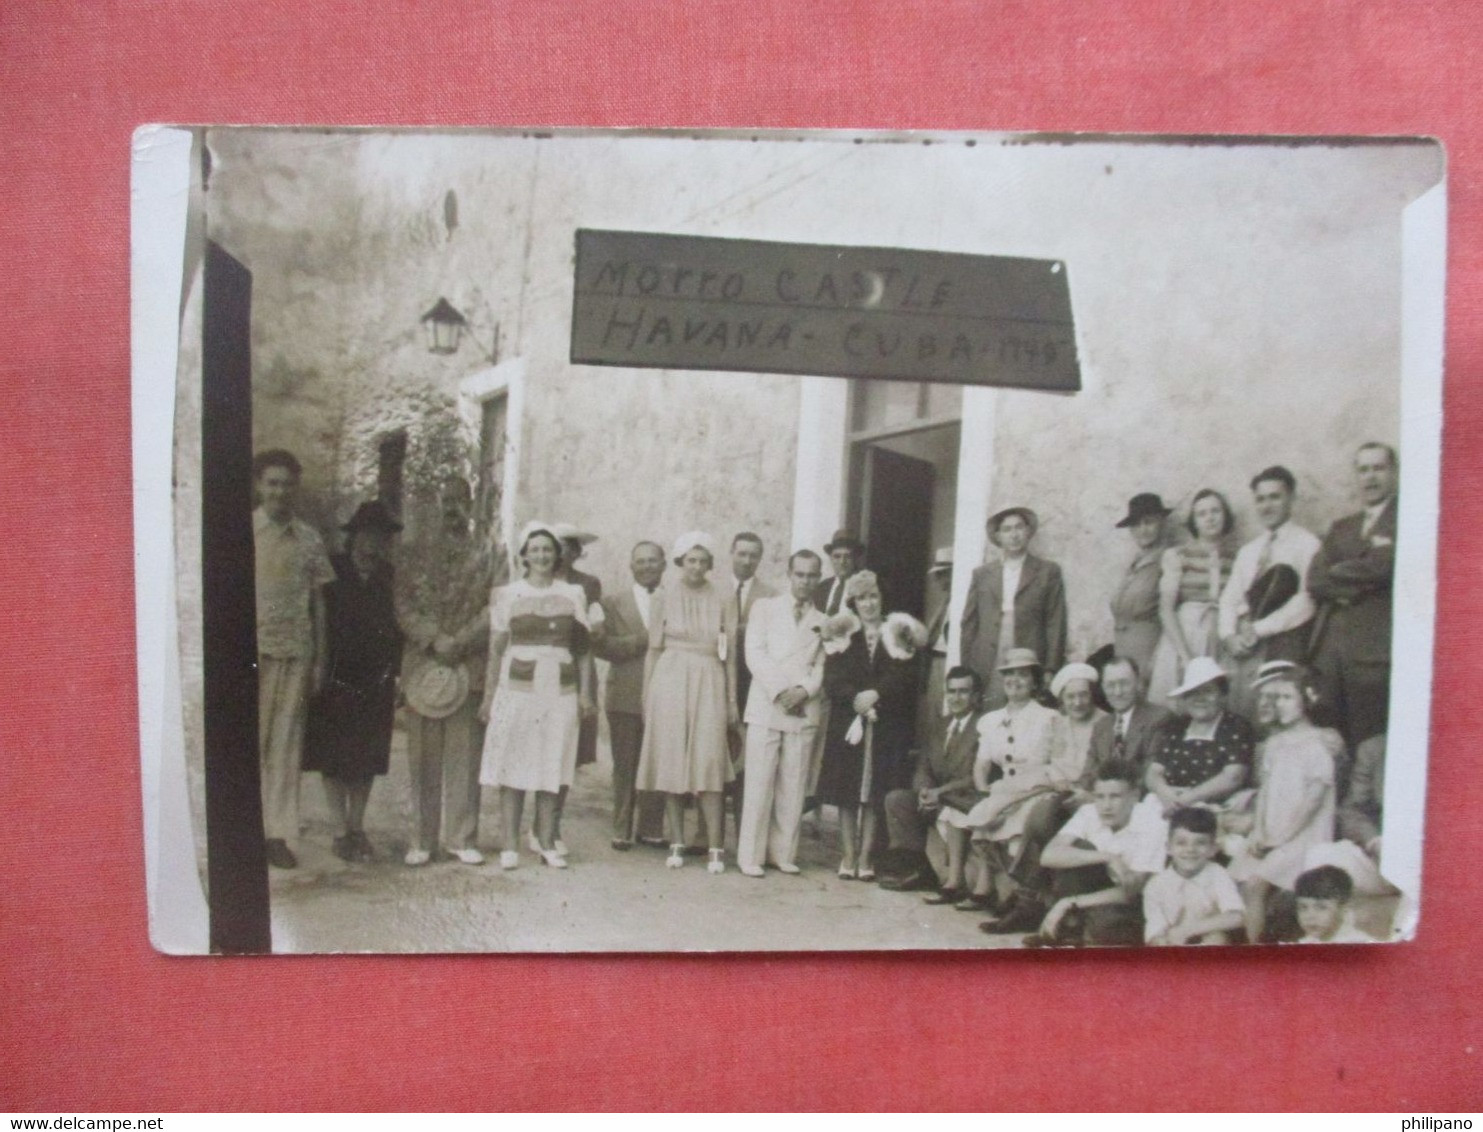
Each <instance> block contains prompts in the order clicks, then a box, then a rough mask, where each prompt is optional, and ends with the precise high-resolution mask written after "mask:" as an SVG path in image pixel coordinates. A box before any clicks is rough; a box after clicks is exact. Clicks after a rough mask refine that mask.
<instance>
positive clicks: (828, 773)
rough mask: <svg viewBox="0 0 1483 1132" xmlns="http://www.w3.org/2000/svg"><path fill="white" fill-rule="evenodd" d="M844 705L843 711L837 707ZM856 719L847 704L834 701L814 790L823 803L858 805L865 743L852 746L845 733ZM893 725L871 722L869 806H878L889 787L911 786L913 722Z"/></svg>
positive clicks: (893, 788) (898, 788) (892, 788)
mask: <svg viewBox="0 0 1483 1132" xmlns="http://www.w3.org/2000/svg"><path fill="white" fill-rule="evenodd" d="M841 707H843V708H844V710H840V708H841ZM854 718H855V714H854V712H852V711H850V710H849V708H848V706H845V705H839V704H836V705H835V706H834V710H833V711H831V712H830V716H829V734H828V737H827V738H826V739H825V742H824V758H823V761H822V762H821V763H820V766H819V785H818V789H817V790H816V791H815V794H816V796H817V797H818V799H819V801H821V802H823V803H824V804H825V805H826V806H857V805H859V804H860V794H861V786H862V783H863V780H864V777H865V744H864V743H863V742H861V743H860V744H859V745H858V746H851V745H850V744H849V743H846V742H845V733H846V732H847V731H848V730H849V728H850V724H851V722H853V720H854ZM905 722H906V726H904V727H903V726H901V725H900V724H899V723H898V724H897V725H895V726H891V725H886V726H882V725H881V724H880V723H877V724H875V725H874V727H875V734H874V735H873V737H872V739H871V756H872V758H871V768H870V796H869V799H868V802H869V804H870V805H880V804H881V803H882V802H883V801H884V800H885V797H886V795H887V794H889V793H890V792H891V791H892V790H904V789H906V788H908V787H910V786H911V775H912V765H911V735H912V730H913V728H912V721H910V720H908V721H905Z"/></svg>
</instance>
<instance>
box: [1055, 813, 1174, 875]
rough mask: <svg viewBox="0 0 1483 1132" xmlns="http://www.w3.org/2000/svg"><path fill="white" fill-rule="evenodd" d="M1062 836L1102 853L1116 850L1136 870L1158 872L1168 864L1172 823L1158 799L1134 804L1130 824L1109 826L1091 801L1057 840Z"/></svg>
mask: <svg viewBox="0 0 1483 1132" xmlns="http://www.w3.org/2000/svg"><path fill="white" fill-rule="evenodd" d="M1150 801H1152V802H1153V804H1152V805H1150V804H1149V803H1150ZM1062 838H1065V839H1068V840H1071V841H1085V842H1088V843H1089V844H1090V845H1091V846H1092V847H1093V848H1094V849H1096V850H1097V851H1098V852H1099V853H1116V854H1117V855H1118V856H1119V857H1121V858H1122V859H1123V861H1124V863H1126V864H1127V866H1128V868H1130V869H1132V870H1133V871H1134V872H1139V873H1157V872H1159V871H1161V870H1162V869H1163V867H1164V856H1165V849H1164V847H1165V843H1166V842H1167V841H1168V840H1169V823H1168V822H1166V821H1165V820H1164V815H1163V812H1162V810H1161V809H1160V807H1159V806H1158V804H1157V800H1156V799H1144V800H1143V801H1142V802H1139V803H1138V804H1137V805H1136V806H1134V807H1133V813H1132V816H1130V817H1129V818H1128V824H1127V825H1125V826H1123V827H1122V829H1109V828H1108V827H1107V826H1106V825H1105V824H1104V823H1103V821H1102V819H1101V818H1100V817H1099V816H1098V815H1097V807H1096V806H1095V805H1094V804H1093V803H1091V802H1088V803H1087V804H1086V805H1084V806H1082V807H1081V809H1079V810H1077V811H1076V813H1074V814H1072V815H1071V820H1070V821H1068V822H1067V823H1066V824H1065V825H1064V826H1062V827H1061V832H1060V834H1058V835H1057V838H1056V840H1058V841H1059V840H1061V839H1062Z"/></svg>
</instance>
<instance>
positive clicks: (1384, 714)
mask: <svg viewBox="0 0 1483 1132" xmlns="http://www.w3.org/2000/svg"><path fill="white" fill-rule="evenodd" d="M1354 471H1355V474H1356V476H1357V477H1358V479H1359V494H1360V498H1361V499H1362V500H1363V502H1364V505H1365V508H1364V510H1363V511H1361V512H1360V513H1359V514H1357V515H1350V516H1348V517H1347V518H1343V519H1340V520H1339V521H1338V522H1337V523H1335V524H1334V525H1333V526H1332V527H1331V528H1329V533H1328V535H1327V536H1325V538H1324V540H1323V545H1322V547H1320V548H1319V551H1318V553H1317V554H1316V555H1315V556H1314V558H1313V562H1312V564H1311V565H1310V566H1309V568H1308V591H1309V592H1310V593H1311V594H1312V595H1313V600H1314V601H1315V602H1318V603H1319V606H1320V609H1319V615H1318V622H1317V628H1316V629H1315V631H1314V635H1313V638H1314V639H1313V648H1312V656H1313V667H1314V668H1315V669H1316V670H1317V672H1318V703H1319V708H1320V709H1321V710H1322V711H1323V712H1325V713H1326V720H1325V721H1326V722H1332V723H1334V724H1336V725H1337V726H1338V728H1339V730H1340V731H1342V732H1343V733H1344V738H1345V739H1347V740H1348V741H1349V743H1350V744H1351V745H1357V744H1359V743H1361V742H1363V741H1364V740H1366V739H1368V738H1370V737H1371V736H1373V735H1380V734H1383V733H1384V731H1385V726H1386V722H1387V720H1388V718H1389V707H1390V630H1391V586H1392V582H1393V579H1394V575H1395V535H1396V494H1395V493H1396V479H1397V476H1398V473H1399V471H1400V469H1399V467H1398V466H1397V464H1396V455H1395V450H1394V449H1393V448H1391V447H1390V446H1389V445H1387V444H1374V443H1371V444H1366V445H1364V446H1362V447H1361V448H1360V449H1359V451H1357V452H1356V453H1355V455H1354Z"/></svg>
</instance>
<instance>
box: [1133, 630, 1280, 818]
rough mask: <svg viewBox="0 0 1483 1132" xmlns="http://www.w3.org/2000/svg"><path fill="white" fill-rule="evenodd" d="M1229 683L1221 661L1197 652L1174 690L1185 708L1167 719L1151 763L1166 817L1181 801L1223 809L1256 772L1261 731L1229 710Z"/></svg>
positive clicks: (1156, 792) (1153, 788) (1155, 790)
mask: <svg viewBox="0 0 1483 1132" xmlns="http://www.w3.org/2000/svg"><path fill="white" fill-rule="evenodd" d="M1229 689H1230V680H1229V678H1228V677H1227V676H1226V674H1225V672H1224V671H1223V670H1222V669H1221V667H1220V665H1218V664H1216V663H1215V661H1214V660H1212V659H1210V658H1209V657H1208V656H1197V657H1195V658H1194V659H1193V660H1191V661H1190V663H1189V666H1188V667H1187V668H1186V669H1185V673H1184V683H1182V684H1180V685H1179V687H1177V688H1175V689H1174V690H1173V691H1172V692H1171V693H1170V695H1171V696H1172V698H1173V699H1174V700H1175V702H1176V703H1177V705H1178V707H1179V710H1180V711H1181V712H1182V713H1184V714H1182V715H1176V716H1175V717H1174V718H1172V719H1170V720H1169V721H1168V722H1167V723H1165V725H1164V730H1163V734H1162V735H1161V736H1160V737H1159V739H1158V741H1157V743H1156V744H1155V746H1154V752H1153V755H1152V756H1151V757H1150V760H1149V765H1148V789H1149V790H1150V791H1151V792H1152V793H1153V794H1154V795H1155V796H1156V797H1157V798H1158V800H1159V802H1160V803H1161V804H1162V806H1163V811H1164V815H1165V816H1166V817H1167V816H1168V815H1169V814H1172V813H1173V812H1174V811H1175V810H1177V809H1179V808H1180V807H1181V806H1196V805H1205V806H1207V807H1210V808H1214V809H1219V808H1220V805H1221V804H1222V803H1224V802H1226V801H1228V800H1229V799H1230V798H1231V796H1232V795H1233V794H1235V793H1236V792H1237V791H1238V790H1240V789H1241V788H1242V787H1243V786H1245V785H1246V782H1247V779H1248V778H1249V777H1250V775H1251V759H1252V751H1253V748H1254V747H1255V745H1256V736H1255V733H1254V732H1253V731H1252V729H1251V724H1250V723H1248V722H1247V721H1246V720H1245V719H1244V718H1242V717H1241V716H1239V715H1236V714H1235V713H1234V712H1230V711H1227V710H1226V695H1227V693H1228V691H1229Z"/></svg>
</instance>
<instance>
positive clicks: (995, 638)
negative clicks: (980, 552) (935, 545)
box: [958, 507, 1066, 711]
mask: <svg viewBox="0 0 1483 1132" xmlns="http://www.w3.org/2000/svg"><path fill="white" fill-rule="evenodd" d="M1039 525H1040V524H1039V520H1038V519H1037V517H1036V515H1035V512H1034V511H1031V510H1030V509H1029V508H1028V507H1006V508H1004V510H1002V511H998V512H996V513H995V514H993V515H991V516H990V517H989V521H988V532H989V541H990V542H992V543H993V544H994V545H995V546H997V547H998V548H999V553H1000V556H1001V557H1000V560H999V561H998V562H990V563H988V564H987V565H985V566H980V567H979V568H978V569H977V570H975V571H973V581H972V583H971V584H970V586H969V587H968V600H967V602H966V603H965V604H964V606H963V618H962V622H961V626H962V635H961V636H960V637H959V638H958V641H959V643H960V645H961V653H960V655H961V658H962V662H963V663H964V664H966V665H967V666H968V667H969V668H971V669H973V670H974V671H975V672H977V673H978V674H979V676H980V677H982V678H983V680H984V682H985V684H986V686H987V691H986V693H985V696H984V707H985V708H986V709H988V710H990V711H992V710H994V709H996V708H1001V707H1003V706H1004V692H1003V689H1002V687H1001V685H1000V683H999V674H998V665H997V660H996V658H997V657H998V655H999V650H1000V648H1001V647H1003V648H1006V649H1008V648H1020V649H1030V650H1032V651H1033V652H1034V653H1035V655H1036V656H1038V657H1039V658H1040V660H1041V662H1042V664H1043V665H1044V667H1045V671H1046V672H1059V671H1060V669H1061V666H1062V665H1063V664H1065V663H1066V585H1065V582H1064V581H1063V580H1062V578H1061V568H1060V567H1059V566H1057V565H1056V564H1055V563H1054V562H1047V561H1046V560H1045V559H1043V558H1037V557H1035V555H1033V554H1030V553H1029V551H1028V547H1029V545H1030V540H1031V539H1032V538H1034V537H1035V531H1036V529H1037V528H1038V527H1039ZM1006 582H1007V585H1006ZM1006 613H1007V614H1008V615H1009V617H1008V619H1006V617H1005V614H1006Z"/></svg>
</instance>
